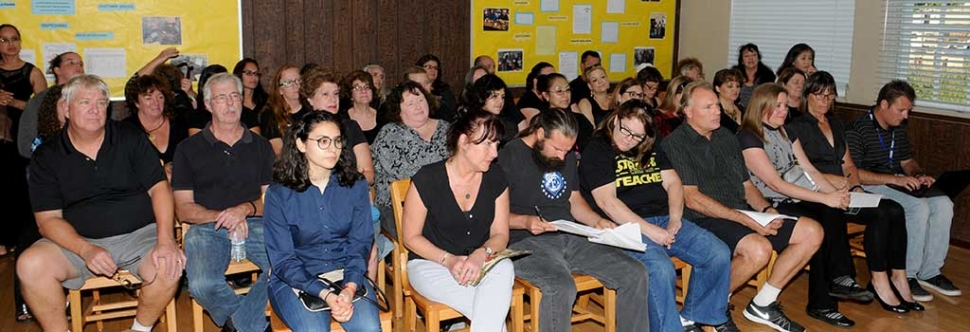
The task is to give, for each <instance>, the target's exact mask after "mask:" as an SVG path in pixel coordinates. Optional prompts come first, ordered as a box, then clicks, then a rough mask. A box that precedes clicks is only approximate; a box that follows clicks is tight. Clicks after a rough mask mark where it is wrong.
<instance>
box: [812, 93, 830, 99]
mask: <svg viewBox="0 0 970 332" xmlns="http://www.w3.org/2000/svg"><path fill="white" fill-rule="evenodd" d="M812 95H813V96H815V97H817V98H822V99H835V94H834V93H825V94H823V93H813V94H812Z"/></svg>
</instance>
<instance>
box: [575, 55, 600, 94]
mask: <svg viewBox="0 0 970 332" xmlns="http://www.w3.org/2000/svg"><path fill="white" fill-rule="evenodd" d="M580 60H581V63H580V64H581V65H582V66H583V67H582V68H579V72H580V73H585V72H586V69H587V68H590V67H593V66H595V65H598V64H600V61H601V60H600V54H599V53H596V51H593V50H587V51H586V52H583V56H582V57H580ZM569 90H572V93H573V94H572V95H571V97H570V100H569V104H578V103H579V101H580V100H583V98H586V97H589V96H590V91H589V83H588V82H587V81H586V77H585V76H583V75H582V74H580V75H579V76H577V77H576V78H575V79H573V80H572V81H570V82H569Z"/></svg>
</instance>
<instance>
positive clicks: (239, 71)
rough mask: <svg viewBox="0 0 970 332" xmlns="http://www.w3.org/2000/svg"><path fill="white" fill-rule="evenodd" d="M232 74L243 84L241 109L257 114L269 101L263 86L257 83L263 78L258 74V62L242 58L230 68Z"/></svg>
mask: <svg viewBox="0 0 970 332" xmlns="http://www.w3.org/2000/svg"><path fill="white" fill-rule="evenodd" d="M232 74H233V75H236V77H239V80H241V81H242V82H243V107H245V108H248V109H250V110H252V111H255V112H256V113H257V114H258V113H259V111H262V110H263V106H266V101H267V100H269V93H266V89H263V84H262V83H260V81H259V78H260V77H262V76H263V74H262V73H260V72H259V62H256V59H253V58H243V59H242V60H239V62H236V66H235V67H233V68H232Z"/></svg>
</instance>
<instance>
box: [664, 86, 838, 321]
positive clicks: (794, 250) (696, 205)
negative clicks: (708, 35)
mask: <svg viewBox="0 0 970 332" xmlns="http://www.w3.org/2000/svg"><path fill="white" fill-rule="evenodd" d="M682 100H683V103H682V106H681V108H682V110H683V112H684V114H685V115H686V117H687V122H686V124H687V125H686V126H679V127H677V129H676V130H674V132H673V133H671V134H670V136H668V137H667V138H666V140H664V141H663V143H662V146H663V150H664V151H666V152H667V156H668V158H669V159H670V162H671V163H672V164H673V166H674V169H676V170H677V173H678V174H679V175H680V177H681V180H682V182H683V184H684V200H685V203H686V204H687V207H688V209H687V210H686V211H684V217H685V218H688V219H690V220H692V221H694V223H695V224H697V225H698V226H701V227H703V228H705V229H707V230H708V231H710V232H711V233H714V235H716V236H717V237H718V238H720V239H721V240H722V241H724V243H725V244H727V245H728V247H729V248H730V249H731V250H732V252H733V253H734V258H733V259H732V260H731V286H730V290H732V291H733V290H735V289H737V288H738V287H740V286H741V285H743V284H745V283H747V281H748V280H750V279H751V277H752V276H754V275H755V273H758V272H759V271H761V270H762V269H764V268H765V266H766V265H767V264H768V260H769V259H770V258H771V251H772V249H774V250H775V251H778V260H777V261H776V262H775V267H774V269H773V270H772V271H770V273H771V275H770V277H769V278H768V282H767V283H766V284H765V285H764V287H762V288H761V290H760V291H759V292H758V294H757V295H756V296H755V297H754V299H752V300H751V303H749V304H748V306H747V308H745V310H744V317H746V318H748V319H749V320H751V321H753V322H756V323H760V324H764V325H767V326H770V327H772V328H774V329H776V330H778V331H798V332H801V331H804V330H805V328H804V327H802V326H800V325H799V324H798V323H795V322H793V321H791V320H790V319H788V317H787V316H785V314H784V313H783V312H782V311H781V307H780V306H779V304H778V294H779V293H781V289H782V288H784V287H785V285H786V284H788V282H789V281H791V279H792V278H793V277H794V276H795V275H796V274H797V273H798V271H801V269H802V267H804V266H805V264H806V263H808V260H809V259H810V258H811V257H812V255H813V254H814V253H815V251H816V250H817V249H818V248H819V245H820V244H821V242H822V235H823V231H822V228H821V226H819V224H818V223H817V222H816V221H814V220H812V219H808V218H804V217H802V218H799V219H798V220H797V221H796V220H782V219H775V220H773V221H771V222H769V223H768V224H766V225H765V226H762V225H761V224H759V223H758V222H756V221H754V220H753V219H751V218H750V217H748V216H747V215H745V214H743V213H741V212H739V211H737V210H755V211H761V212H767V213H778V211H776V210H775V209H774V207H772V206H771V205H770V203H769V202H768V200H766V199H765V198H764V196H762V195H761V192H760V191H759V190H758V189H757V188H756V187H755V186H754V185H753V184H752V183H751V181H750V180H749V178H748V171H747V168H745V166H744V157H743V156H742V154H741V146H740V144H739V143H738V140H737V139H736V138H735V137H734V135H733V134H731V132H730V131H728V130H727V129H723V128H720V126H721V123H720V116H721V110H720V107H719V106H718V101H717V95H716V94H714V87H713V86H711V84H710V83H707V82H694V83H691V84H689V85H687V87H685V88H684V95H683V97H682ZM728 317H729V320H728V323H727V324H728V325H733V324H734V323H733V322H731V321H730V314H729V315H728ZM722 328H724V330H730V328H726V327H722ZM722 328H719V329H718V330H719V331H721V330H722ZM736 329H737V328H736V327H734V330H736Z"/></svg>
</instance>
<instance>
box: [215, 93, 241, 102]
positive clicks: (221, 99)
mask: <svg viewBox="0 0 970 332" xmlns="http://www.w3.org/2000/svg"><path fill="white" fill-rule="evenodd" d="M230 99H231V100H232V101H234V102H238V101H240V100H242V94H241V93H239V92H233V93H230V94H228V95H226V94H221V95H218V96H212V98H209V100H211V101H212V102H213V103H216V104H225V103H227V102H229V100H230Z"/></svg>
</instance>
